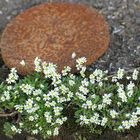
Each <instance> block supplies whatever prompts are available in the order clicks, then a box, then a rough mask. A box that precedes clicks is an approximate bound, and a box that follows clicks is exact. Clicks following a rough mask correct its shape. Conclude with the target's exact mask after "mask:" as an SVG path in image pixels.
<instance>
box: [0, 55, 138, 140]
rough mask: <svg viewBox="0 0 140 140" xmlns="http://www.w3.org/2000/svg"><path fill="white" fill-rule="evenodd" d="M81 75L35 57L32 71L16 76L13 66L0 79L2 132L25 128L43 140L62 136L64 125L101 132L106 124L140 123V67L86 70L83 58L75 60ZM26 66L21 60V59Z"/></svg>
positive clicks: (122, 128) (115, 127)
mask: <svg viewBox="0 0 140 140" xmlns="http://www.w3.org/2000/svg"><path fill="white" fill-rule="evenodd" d="M72 59H74V61H75V66H76V68H77V72H78V73H79V74H72V73H71V68H70V67H69V66H66V67H65V68H64V69H63V70H62V72H58V71H57V65H55V64H53V63H46V62H42V60H41V59H40V58H38V57H36V58H35V60H34V65H35V72H34V73H33V74H30V75H27V76H23V77H20V76H19V75H18V74H17V70H16V69H15V68H12V69H11V72H10V74H9V75H8V77H7V79H6V80H5V81H3V82H2V83H1V84H0V110H1V113H0V117H3V119H4V124H3V127H4V132H5V134H6V135H7V136H10V137H12V136H13V135H15V134H21V133H23V132H27V133H29V134H31V135H40V136H41V137H43V138H44V139H46V138H49V137H51V136H57V135H59V134H60V135H61V133H62V131H61V130H63V128H65V127H71V128H73V129H72V133H73V132H76V131H77V130H79V129H80V128H82V129H85V130H87V131H88V132H90V133H97V134H101V133H102V131H104V130H105V129H111V130H113V131H116V132H124V131H126V130H129V129H131V128H132V127H136V126H137V125H138V123H139V122H140V80H139V78H140V77H139V71H138V70H137V69H135V70H134V71H133V72H132V73H131V72H130V73H128V72H125V70H123V69H121V68H119V69H118V71H117V73H116V74H114V75H109V74H108V71H102V70H100V69H96V70H95V71H93V72H92V73H89V72H87V71H86V66H85V62H86V58H85V57H81V58H77V59H76V54H75V53H73V54H72ZM20 64H21V65H22V66H23V67H26V62H25V61H24V60H22V61H21V63H20Z"/></svg>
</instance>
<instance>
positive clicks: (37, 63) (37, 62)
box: [34, 57, 42, 72]
mask: <svg viewBox="0 0 140 140" xmlns="http://www.w3.org/2000/svg"><path fill="white" fill-rule="evenodd" d="M34 65H35V71H36V72H41V71H42V67H41V59H39V58H38V57H36V58H35V60H34Z"/></svg>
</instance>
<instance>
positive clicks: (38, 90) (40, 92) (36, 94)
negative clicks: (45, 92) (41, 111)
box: [33, 89, 42, 96]
mask: <svg viewBox="0 0 140 140" xmlns="http://www.w3.org/2000/svg"><path fill="white" fill-rule="evenodd" d="M41 94H42V91H41V90H40V89H36V90H34V91H33V95H34V96H38V95H41Z"/></svg>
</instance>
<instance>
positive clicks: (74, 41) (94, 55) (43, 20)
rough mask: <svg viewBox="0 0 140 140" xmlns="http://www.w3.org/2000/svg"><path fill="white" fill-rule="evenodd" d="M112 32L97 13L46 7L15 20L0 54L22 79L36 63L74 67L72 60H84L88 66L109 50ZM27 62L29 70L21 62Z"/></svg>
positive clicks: (80, 7) (69, 6)
mask: <svg viewBox="0 0 140 140" xmlns="http://www.w3.org/2000/svg"><path fill="white" fill-rule="evenodd" d="M108 44H109V31H108V25H107V23H106V22H105V19H104V17H103V16H102V15H100V14H99V13H98V12H97V11H96V10H95V9H93V8H89V7H86V6H83V5H78V4H70V3H48V4H47V3H45V4H41V5H38V6H35V7H32V8H30V9H28V10H26V11H24V12H23V13H21V14H19V15H18V16H17V17H16V18H15V19H13V20H12V21H11V22H10V23H9V24H8V25H7V27H6V29H5V31H4V32H3V35H2V39H1V51H2V57H3V60H4V62H5V64H6V65H7V66H8V67H9V68H11V67H16V68H17V70H18V72H19V73H20V74H22V75H25V74H28V73H31V72H32V71H33V69H34V64H33V61H34V59H35V57H39V58H41V59H42V60H45V61H47V62H53V63H56V64H58V67H59V70H61V69H62V68H63V67H64V66H67V65H69V66H71V67H72V68H73V67H74V61H73V60H72V58H71V55H72V53H73V52H75V53H76V54H77V57H82V56H85V57H86V58H87V65H90V64H91V63H93V62H94V61H95V60H97V59H98V58H99V57H100V56H101V55H102V54H103V53H104V52H105V51H106V49H107V48H108ZM22 60H25V62H26V67H23V66H22V65H21V64H20V62H21V61H22Z"/></svg>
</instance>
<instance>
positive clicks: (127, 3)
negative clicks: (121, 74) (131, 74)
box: [0, 0, 140, 140]
mask: <svg viewBox="0 0 140 140" xmlns="http://www.w3.org/2000/svg"><path fill="white" fill-rule="evenodd" d="M48 1H49V2H52V1H53V2H54V1H61V2H62V1H69V2H76V3H85V4H87V5H89V6H93V7H95V8H97V9H98V10H99V11H100V12H101V13H102V14H103V15H104V16H105V18H106V20H107V21H108V23H109V28H110V37H111V40H110V47H109V49H108V51H107V52H106V53H105V54H104V55H103V56H102V57H101V58H100V59H99V60H98V61H97V62H96V63H95V64H93V65H92V66H91V67H90V70H93V69H95V68H101V69H108V70H109V71H110V72H114V71H116V70H117V69H118V68H119V67H121V68H124V69H126V70H129V69H131V68H137V67H140V0H0V32H1V33H2V31H3V29H4V28H5V26H6V24H7V23H8V22H9V21H10V20H11V19H12V18H13V17H15V16H16V15H17V14H19V13H20V12H22V11H23V10H25V9H27V8H29V7H31V6H34V5H36V4H39V3H43V2H48ZM0 66H1V67H2V70H3V71H5V70H6V69H4V65H3V62H2V61H0ZM0 75H2V71H1V70H0ZM0 80H1V77H0ZM102 137H103V136H102ZM113 137H114V136H113ZM113 137H112V138H111V139H112V140H117V138H116V137H114V138H115V139H114V138H113ZM0 139H1V138H0ZM2 139H3V140H4V138H2ZM102 139H104V140H109V139H110V138H109V139H108V138H105V137H103V138H102ZM128 139H131V137H129V138H128ZM138 139H140V138H138ZM138 139H137V140H138ZM122 140H123V139H122ZM132 140H136V138H134V139H133V138H132Z"/></svg>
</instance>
